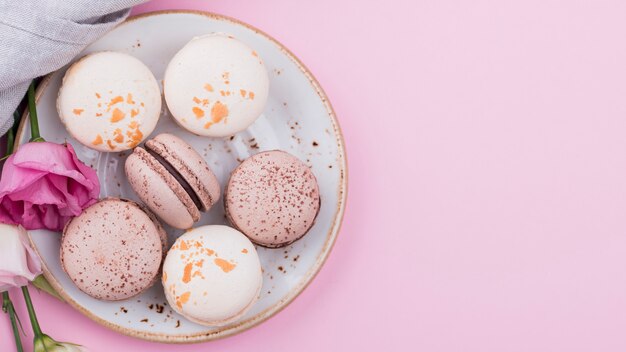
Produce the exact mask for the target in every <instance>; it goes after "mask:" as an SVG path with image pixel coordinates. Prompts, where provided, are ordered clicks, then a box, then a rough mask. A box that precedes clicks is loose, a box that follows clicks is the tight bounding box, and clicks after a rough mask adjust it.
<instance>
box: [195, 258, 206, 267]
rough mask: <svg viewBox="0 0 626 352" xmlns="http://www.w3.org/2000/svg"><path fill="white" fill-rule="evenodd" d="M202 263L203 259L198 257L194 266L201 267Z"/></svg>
mask: <svg viewBox="0 0 626 352" xmlns="http://www.w3.org/2000/svg"><path fill="white" fill-rule="evenodd" d="M203 264H204V259H200V260H198V261H197V262H196V266H197V267H199V268H202V265H203Z"/></svg>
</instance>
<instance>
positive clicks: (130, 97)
mask: <svg viewBox="0 0 626 352" xmlns="http://www.w3.org/2000/svg"><path fill="white" fill-rule="evenodd" d="M126 102H127V103H128V104H135V101H134V100H133V95H132V94H130V93H128V95H127V96H126Z"/></svg>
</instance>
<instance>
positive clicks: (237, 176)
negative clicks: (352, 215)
mask: <svg viewBox="0 0 626 352" xmlns="http://www.w3.org/2000/svg"><path fill="white" fill-rule="evenodd" d="M224 207H225V210H226V216H227V217H228V220H229V221H230V222H231V224H233V226H234V227H235V228H237V229H238V230H239V231H241V232H243V233H244V234H245V235H246V236H248V237H249V238H250V239H251V240H252V242H254V243H256V244H258V245H261V246H264V247H271V248H275V247H282V246H286V245H288V244H290V243H292V242H294V241H296V240H298V239H299V238H301V237H302V236H304V235H305V234H306V233H307V232H308V231H309V230H310V229H311V227H312V226H313V223H314V222H315V218H316V217H317V214H318V212H319V209H320V192H319V187H318V184H317V180H316V178H315V175H313V172H312V171H311V169H310V168H309V167H307V166H306V165H305V164H304V163H303V162H302V161H300V159H298V158H296V157H295V156H293V155H291V154H289V153H286V152H283V151H280V150H272V151H267V152H261V153H259V154H256V155H254V156H252V157H250V158H248V159H246V160H244V161H243V162H242V163H241V164H240V165H239V166H238V167H237V168H236V169H235V170H234V171H233V172H232V174H231V176H230V179H229V181H228V185H227V187H226V191H225V192H224Z"/></svg>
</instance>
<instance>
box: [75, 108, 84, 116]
mask: <svg viewBox="0 0 626 352" xmlns="http://www.w3.org/2000/svg"><path fill="white" fill-rule="evenodd" d="M83 111H85V110H84V109H74V110H72V112H73V113H74V115H80V114H81V113H82V112H83Z"/></svg>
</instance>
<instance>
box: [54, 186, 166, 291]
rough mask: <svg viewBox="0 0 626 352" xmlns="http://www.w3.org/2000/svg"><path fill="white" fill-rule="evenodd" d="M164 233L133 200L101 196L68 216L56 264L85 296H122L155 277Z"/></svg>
mask: <svg viewBox="0 0 626 352" xmlns="http://www.w3.org/2000/svg"><path fill="white" fill-rule="evenodd" d="M165 236H166V235H165V231H164V230H163V228H162V227H161V225H160V224H159V223H158V221H156V222H155V220H154V218H152V217H151V216H150V215H149V214H148V213H146V212H144V210H143V209H142V208H141V207H140V206H139V205H138V204H136V203H134V202H131V201H127V200H122V199H116V198H107V199H104V200H101V201H100V202H98V203H95V204H94V205H92V206H90V207H88V208H87V209H85V210H84V211H83V212H82V213H81V215H79V216H78V217H75V218H73V219H72V220H71V221H70V222H69V223H68V224H67V225H66V226H65V229H64V231H63V237H62V239H61V253H60V255H61V264H62V266H63V269H64V270H65V272H66V273H67V274H68V276H69V277H70V279H72V281H73V282H74V283H75V284H76V286H77V287H78V288H79V289H80V290H82V291H83V292H85V293H86V294H88V295H90V296H92V297H94V298H97V299H102V300H111V301H115V300H122V299H127V298H130V297H133V296H135V295H138V294H140V293H141V292H143V291H144V290H145V289H147V288H148V287H150V286H151V285H152V284H154V282H155V281H156V279H157V278H158V274H159V269H160V265H161V262H162V260H163V244H164V243H163V240H164V239H165Z"/></svg>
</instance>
